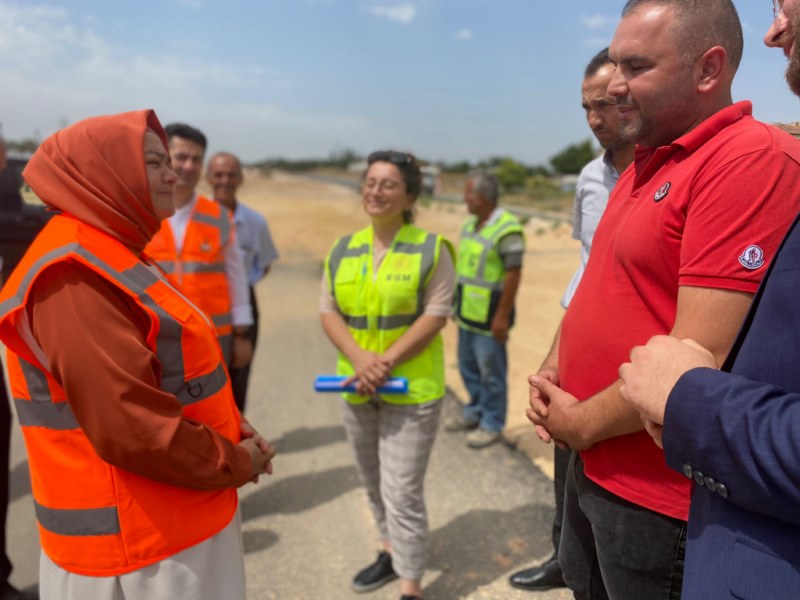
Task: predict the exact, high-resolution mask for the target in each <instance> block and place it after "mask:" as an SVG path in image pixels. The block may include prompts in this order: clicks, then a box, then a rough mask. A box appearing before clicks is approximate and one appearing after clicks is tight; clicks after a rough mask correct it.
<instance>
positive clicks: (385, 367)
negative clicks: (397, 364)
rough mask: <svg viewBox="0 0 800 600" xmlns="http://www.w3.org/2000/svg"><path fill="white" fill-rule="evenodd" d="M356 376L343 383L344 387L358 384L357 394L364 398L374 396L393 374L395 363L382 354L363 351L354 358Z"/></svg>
mask: <svg viewBox="0 0 800 600" xmlns="http://www.w3.org/2000/svg"><path fill="white" fill-rule="evenodd" d="M352 363H353V368H354V369H355V371H356V373H355V375H351V376H350V377H348V378H347V379H345V380H344V381H343V382H342V387H346V386H348V385H350V384H352V383H355V384H356V392H357V393H359V394H362V395H364V396H372V395H373V394H374V393H375V392H377V391H378V388H379V387H381V386H382V385H383V384H384V383H386V381H387V380H388V379H389V377H390V376H391V374H392V366H393V364H394V363H393V361H392V360H390V359H388V358H386V357H385V356H383V355H381V354H376V353H375V352H369V351H368V350H361V351H360V352H359V354H358V355H357V356H355V357H353V358H352Z"/></svg>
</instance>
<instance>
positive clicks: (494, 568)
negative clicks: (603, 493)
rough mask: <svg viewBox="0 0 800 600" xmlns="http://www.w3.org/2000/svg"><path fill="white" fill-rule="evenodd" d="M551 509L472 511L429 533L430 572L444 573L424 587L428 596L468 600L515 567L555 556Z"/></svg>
mask: <svg viewBox="0 0 800 600" xmlns="http://www.w3.org/2000/svg"><path fill="white" fill-rule="evenodd" d="M552 519H553V507H552V506H547V505H543V504H529V505H525V506H520V507H518V508H516V509H513V510H506V511H504V510H473V511H471V512H468V513H465V514H463V515H460V516H459V517H457V518H455V519H453V520H452V521H450V522H449V523H448V524H447V525H445V526H444V527H441V528H439V529H437V530H436V531H433V532H431V542H430V554H429V559H428V568H430V569H434V570H438V571H441V574H440V575H439V576H438V577H437V578H436V579H435V580H433V581H432V582H430V583H429V584H428V585H426V586H425V598H430V599H431V600H436V599H437V598H439V599H443V598H467V597H469V595H470V594H471V593H472V592H474V591H475V590H477V589H478V588H479V587H481V586H484V585H487V584H489V583H491V582H493V581H495V580H497V579H498V578H499V577H502V576H503V575H504V574H505V573H507V572H509V571H510V570H512V569H516V568H521V567H522V566H524V565H527V564H530V563H533V562H534V561H536V560H537V559H538V558H540V557H543V556H546V555H549V553H551V552H552V542H551V541H550V529H551V526H552Z"/></svg>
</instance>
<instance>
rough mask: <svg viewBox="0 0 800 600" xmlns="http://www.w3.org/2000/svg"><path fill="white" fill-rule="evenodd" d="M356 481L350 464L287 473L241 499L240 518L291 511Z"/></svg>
mask: <svg viewBox="0 0 800 600" xmlns="http://www.w3.org/2000/svg"><path fill="white" fill-rule="evenodd" d="M359 485H360V483H359V481H358V475H357V474H356V469H355V467H353V466H349V467H337V468H335V469H329V470H327V471H321V472H318V473H309V474H307V475H296V476H294V477H287V478H285V479H282V480H280V481H278V482H276V483H275V484H271V485H267V486H265V487H263V488H261V489H260V490H259V491H257V492H255V493H253V494H250V495H249V496H246V497H244V498H242V499H241V501H240V503H239V504H240V506H241V507H242V520H243V521H247V520H248V519H255V518H258V517H261V516H264V515H269V514H281V513H282V514H295V513H300V512H303V511H306V510H310V509H312V508H314V507H316V506H319V505H321V504H325V503H326V502H330V501H331V500H333V499H334V498H337V497H338V496H341V495H342V494H346V493H347V492H349V491H351V490H353V489H355V488H357V487H358V486H359Z"/></svg>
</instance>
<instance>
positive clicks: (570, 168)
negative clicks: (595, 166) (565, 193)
mask: <svg viewBox="0 0 800 600" xmlns="http://www.w3.org/2000/svg"><path fill="white" fill-rule="evenodd" d="M594 156H595V154H594V148H593V147H592V140H591V139H586V140H584V141H583V142H580V143H579V144H571V145H569V146H567V147H566V148H565V149H564V150H562V151H561V152H559V153H558V154H556V155H555V156H553V157H552V158H551V159H550V164H551V165H553V168H554V169H555V170H556V172H558V173H561V174H563V175H577V174H578V173H580V172H581V169H583V167H584V166H585V165H586V163H588V162H589V161H590V160H592V159H593V158H594Z"/></svg>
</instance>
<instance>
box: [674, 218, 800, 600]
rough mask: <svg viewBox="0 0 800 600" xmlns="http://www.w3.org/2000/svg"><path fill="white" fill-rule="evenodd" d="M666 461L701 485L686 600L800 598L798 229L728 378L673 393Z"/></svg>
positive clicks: (767, 283)
mask: <svg viewBox="0 0 800 600" xmlns="http://www.w3.org/2000/svg"><path fill="white" fill-rule="evenodd" d="M726 371H730V372H726ZM664 451H665V455H666V458H667V462H668V464H669V465H670V467H672V468H673V469H676V470H678V471H680V472H682V473H683V474H684V475H686V476H687V477H691V478H692V479H693V480H694V481H695V487H694V491H693V493H692V504H691V509H690V512H689V529H688V537H687V553H686V569H685V573H684V588H683V590H684V591H683V596H682V598H684V599H692V600H694V599H697V600H700V599H702V600H715V599H717V598H720V599H722V598H725V599H728V598H743V599H747V600H758V599H762V598H763V599H765V600H767V599H769V600H779V599H800V226H798V222H797V221H795V223H794V225H792V228H791V230H790V231H789V234H788V235H787V237H786V238H785V239H784V241H783V243H782V246H781V248H780V250H779V252H778V254H777V256H776V258H775V260H774V261H773V263H772V265H771V267H770V270H769V272H768V274H767V276H766V277H765V279H764V281H763V284H762V286H761V288H760V289H759V291H758V293H757V294H756V296H755V298H754V301H753V306H752V308H751V310H750V313H749V314H748V317H747V319H746V321H745V324H744V326H743V328H742V331H741V333H740V334H739V337H738V339H737V341H736V343H735V344H734V347H733V350H732V351H731V354H730V356H729V358H728V360H727V362H726V364H725V365H724V366H723V369H722V371H714V370H711V369H695V370H693V371H689V372H688V373H686V374H685V375H684V376H683V377H682V378H681V379H680V380H678V383H677V384H676V386H675V387H674V388H673V390H672V393H671V394H670V397H669V400H668V402H667V410H666V415H665V421H664Z"/></svg>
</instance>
